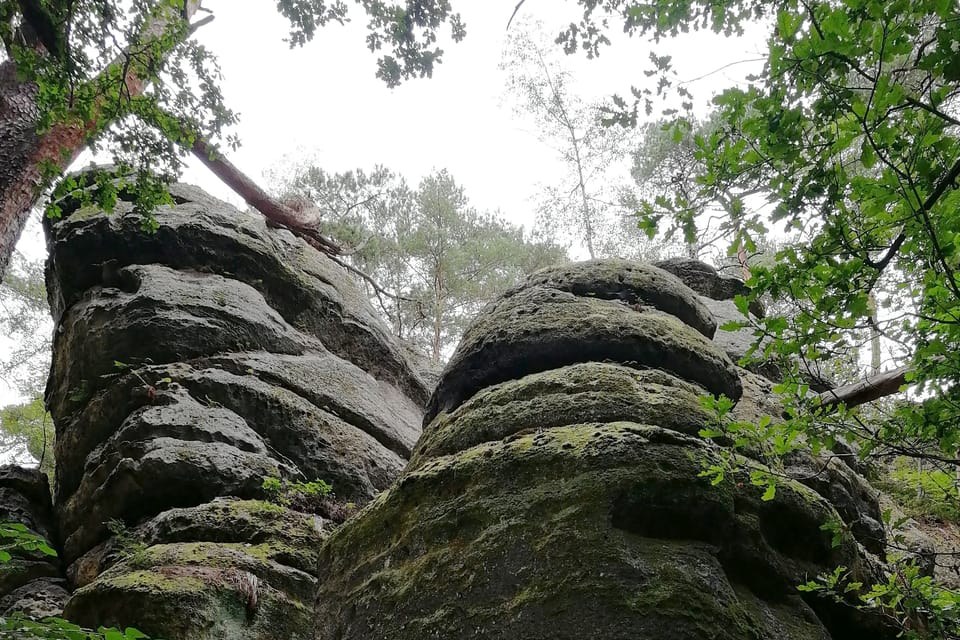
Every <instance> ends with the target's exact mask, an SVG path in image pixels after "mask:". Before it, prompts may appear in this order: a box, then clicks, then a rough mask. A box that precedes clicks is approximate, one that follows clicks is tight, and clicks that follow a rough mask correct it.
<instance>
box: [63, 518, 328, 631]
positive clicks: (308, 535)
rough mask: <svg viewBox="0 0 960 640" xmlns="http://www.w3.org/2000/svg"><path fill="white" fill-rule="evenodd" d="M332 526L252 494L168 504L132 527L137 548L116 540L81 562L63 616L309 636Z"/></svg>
mask: <svg viewBox="0 0 960 640" xmlns="http://www.w3.org/2000/svg"><path fill="white" fill-rule="evenodd" d="M329 525H330V523H329V521H325V520H323V519H322V518H320V517H318V516H315V515H312V514H305V513H299V512H296V511H292V510H290V509H286V508H284V507H281V506H278V505H275V504H271V503H266V502H260V501H256V500H216V501H213V502H210V503H207V504H204V505H200V506H197V507H191V508H185V509H171V510H169V511H166V512H163V513H161V514H160V515H158V516H156V517H155V518H152V519H150V520H148V521H147V522H145V523H143V524H141V525H140V526H138V527H136V528H135V529H132V530H131V531H130V532H129V534H128V538H129V539H130V540H135V541H136V543H135V545H136V547H135V548H134V549H130V548H124V544H123V543H119V542H117V541H115V540H114V541H111V542H110V543H108V544H106V545H103V546H102V547H100V548H98V549H95V550H94V551H92V552H90V553H89V554H87V556H85V557H84V558H83V559H82V560H81V561H80V562H78V563H77V565H76V566H75V567H73V568H72V572H71V573H72V574H73V576H74V579H75V581H76V583H77V584H78V586H80V587H81V588H80V589H79V590H78V591H77V592H76V593H75V594H74V596H73V598H72V599H71V600H70V603H69V605H68V607H67V610H66V612H65V613H66V615H68V616H69V617H70V618H71V619H73V620H77V621H80V622H85V623H87V624H91V625H93V624H110V625H115V626H119V627H124V626H127V625H132V624H135V625H136V626H137V628H138V629H140V630H142V631H144V632H146V633H149V634H150V635H152V636H154V637H164V638H190V639H194V638H196V639H198V640H214V639H217V640H219V639H225V638H231V639H233V638H237V639H240V640H245V639H248V638H249V639H254V638H293V639H297V638H303V639H306V638H311V637H312V623H311V621H310V610H311V600H312V598H313V595H314V593H315V590H316V577H315V576H316V562H317V553H318V552H317V550H318V548H319V547H320V544H321V543H322V541H323V539H324V538H325V537H326V536H327V531H326V529H327V527H328V526H329ZM127 544H128V545H129V543H127ZM94 578H95V579H94ZM147 610H148V611H147Z"/></svg>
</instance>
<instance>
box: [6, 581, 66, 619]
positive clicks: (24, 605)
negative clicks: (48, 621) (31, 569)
mask: <svg viewBox="0 0 960 640" xmlns="http://www.w3.org/2000/svg"><path fill="white" fill-rule="evenodd" d="M66 584H67V581H66V580H65V579H63V578H37V579H35V580H32V581H31V582H28V583H27V584H25V585H23V586H22V587H18V588H17V589H14V590H13V591H11V592H10V593H8V594H7V595H5V596H3V598H0V616H3V615H9V614H11V613H15V612H16V613H20V614H23V615H25V616H29V617H31V618H37V619H40V618H47V617H50V616H59V615H60V614H61V613H63V607H64V605H66V603H67V600H68V599H69V598H70V592H68V591H67V589H66Z"/></svg>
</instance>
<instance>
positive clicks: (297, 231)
mask: <svg viewBox="0 0 960 640" xmlns="http://www.w3.org/2000/svg"><path fill="white" fill-rule="evenodd" d="M192 150H193V154H194V155H195V156H196V157H197V158H199V159H200V162H202V163H203V164H204V165H205V166H206V167H207V168H208V169H210V171H212V172H213V174H214V175H215V176H217V177H218V178H220V179H221V180H223V182H224V184H226V185H227V186H228V187H230V188H231V189H233V190H234V192H236V194H237V195H239V196H240V197H241V198H243V199H244V200H245V201H246V203H247V204H249V205H250V206H251V207H253V208H254V209H256V210H257V211H259V212H260V213H262V214H263V215H264V216H266V218H267V220H269V221H270V222H272V223H273V224H275V225H277V226H279V227H283V228H285V229H289V230H290V231H291V232H292V233H293V234H294V235H296V236H298V237H300V238H303V239H304V240H305V241H306V242H307V243H308V244H309V245H310V246H312V247H314V248H315V249H317V250H318V251H321V252H323V253H325V254H327V255H328V256H330V257H333V256H336V255H338V254H339V253H341V250H340V247H339V246H338V245H337V244H336V243H335V242H333V241H332V240H330V239H329V238H327V237H325V236H324V235H323V234H322V233H320V230H319V229H317V227H316V224H315V223H311V222H310V221H308V220H304V219H303V217H302V216H300V215H298V214H297V212H296V211H294V210H293V209H292V208H290V207H288V206H287V205H286V204H284V203H283V202H280V201H279V200H277V199H276V198H274V197H273V196H271V195H270V194H269V193H267V192H266V191H264V190H263V189H262V188H261V187H260V185H258V184H257V183H256V182H254V181H253V180H252V179H251V178H250V177H249V176H248V175H247V174H245V173H244V172H243V171H241V170H240V169H238V168H237V167H236V166H235V165H234V164H233V163H232V162H230V161H229V160H227V159H226V157H225V156H224V155H223V154H222V153H221V152H220V151H219V150H218V149H217V148H216V147H214V146H213V145H212V144H210V143H209V142H207V141H206V140H205V139H204V138H203V137H202V136H195V137H194V142H193V149H192Z"/></svg>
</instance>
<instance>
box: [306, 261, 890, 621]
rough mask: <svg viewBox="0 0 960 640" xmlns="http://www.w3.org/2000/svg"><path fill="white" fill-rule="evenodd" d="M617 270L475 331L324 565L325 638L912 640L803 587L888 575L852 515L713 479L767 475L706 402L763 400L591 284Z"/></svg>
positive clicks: (498, 311) (578, 269) (529, 292)
mask: <svg viewBox="0 0 960 640" xmlns="http://www.w3.org/2000/svg"><path fill="white" fill-rule="evenodd" d="M610 266H611V265H610V264H609V263H605V262H603V261H594V262H591V263H585V264H583V265H574V266H572V267H570V268H566V269H564V270H560V271H555V272H553V274H551V275H550V276H549V277H545V276H543V275H541V276H534V277H533V278H531V279H530V281H528V282H527V283H525V284H524V285H521V286H520V287H518V288H517V289H515V290H513V291H510V292H508V293H507V294H505V295H504V296H503V297H502V298H500V299H499V300H497V301H495V302H494V303H492V304H491V305H490V306H489V307H488V308H487V309H486V310H485V311H484V312H483V313H482V314H481V315H480V317H479V318H477V320H476V321H475V322H474V323H473V325H472V326H471V327H470V328H468V330H467V332H466V334H465V336H464V338H463V341H462V343H461V345H460V347H459V348H458V349H457V352H456V353H455V354H454V356H453V358H451V360H450V362H449V363H448V366H447V369H446V371H445V373H444V375H443V377H442V379H441V381H440V383H439V385H438V387H437V390H436V391H435V393H434V397H433V399H432V401H431V404H430V406H429V408H428V412H427V418H426V420H427V424H426V426H425V431H424V436H423V438H422V439H421V441H420V443H419V444H418V445H417V448H416V450H415V452H414V457H413V459H412V461H411V463H410V465H409V466H408V468H407V470H406V471H405V472H404V474H403V475H402V477H401V478H400V480H399V481H398V482H397V483H396V484H395V485H394V486H393V487H391V488H390V489H389V490H388V491H386V492H384V493H382V494H380V495H379V496H378V497H377V498H376V499H375V500H374V501H373V502H371V503H370V504H369V505H368V506H367V507H366V508H365V509H364V510H363V511H362V512H361V513H360V514H358V515H357V516H356V517H354V518H353V519H351V520H349V521H347V522H346V523H345V524H344V525H343V526H342V527H341V528H340V529H338V530H336V531H334V532H333V533H332V534H331V535H330V537H329V538H328V539H327V540H326V542H325V543H324V546H323V547H322V549H321V554H320V561H319V564H318V566H319V568H320V573H319V590H318V594H317V598H316V603H315V606H316V611H315V614H314V619H315V623H316V625H317V637H318V638H319V639H320V640H333V639H336V640H354V639H357V640H359V639H361V638H362V639H364V640H381V639H390V640H404V639H407V638H409V639H411V640H412V639H415V638H416V639H420V638H468V637H482V638H487V639H500V638H502V639H507V638H510V639H517V640H540V639H543V640H546V639H547V638H550V639H551V640H564V639H570V640H574V639H577V640H579V639H582V638H611V639H614V640H615V639H617V638H624V639H626V638H631V639H633V638H663V639H667V640H670V639H677V640H679V639H683V640H698V639H704V640H705V639H707V638H709V639H713V640H716V639H728V640H747V639H752V640H758V639H769V640H773V639H778V640H779V639H797V640H799V639H801V638H802V639H809V638H819V639H822V640H828V639H834V640H836V639H840V638H843V639H844V640H858V639H861V638H862V639H864V640H865V639H867V638H871V639H873V638H893V637H895V635H896V632H897V631H896V630H895V629H891V628H888V627H886V626H885V625H884V623H883V621H882V620H881V619H879V618H878V617H872V616H869V615H864V614H861V613H860V612H858V611H856V610H855V609H853V608H851V607H846V606H844V605H840V604H838V603H836V602H834V601H833V600H830V599H824V598H818V597H814V596H804V595H802V594H801V593H800V592H798V590H797V588H796V587H797V585H798V584H800V583H802V582H805V581H806V580H808V579H809V578H810V577H811V576H813V575H816V574H818V573H820V572H823V571H830V570H832V569H833V568H834V567H836V566H839V565H843V566H846V567H847V568H848V569H849V570H850V571H851V572H852V575H854V576H856V577H857V579H860V580H862V581H864V582H865V583H870V582H871V581H873V580H876V579H879V578H880V565H879V564H878V562H877V561H876V560H875V559H874V558H873V557H872V556H871V555H870V554H869V553H867V552H865V551H864V549H863V547H862V546H860V545H859V544H858V543H857V542H856V541H855V540H852V539H845V540H843V541H842V543H841V544H839V545H834V544H833V542H832V540H831V536H830V534H829V532H828V531H826V530H824V529H823V528H822V525H823V524H824V523H825V522H828V521H830V520H833V519H842V515H841V514H838V512H837V510H836V509H835V508H834V507H833V505H832V504H831V503H830V502H829V501H828V500H827V499H825V498H824V497H822V496H821V495H818V494H817V493H816V492H815V491H813V490H812V489H810V488H808V487H806V486H804V485H803V484H801V483H799V482H795V481H791V480H784V481H783V482H781V483H780V485H779V486H778V489H777V495H776V499H774V500H769V499H765V496H764V495H763V493H764V492H763V490H762V488H758V487H755V486H753V484H752V483H751V481H750V478H749V475H748V473H747V472H746V471H741V470H733V471H729V472H728V477H727V478H726V479H725V480H724V481H723V482H721V483H719V484H717V485H716V486H714V483H712V482H711V480H710V478H709V477H707V476H706V474H704V471H705V470H707V469H710V468H728V467H729V464H728V463H729V462H733V463H735V464H734V467H735V468H737V469H739V468H745V469H749V468H756V466H757V464H758V463H757V462H756V461H747V460H745V459H743V458H739V457H738V456H737V455H736V454H732V453H730V452H726V451H724V450H723V449H722V448H721V447H719V446H718V445H716V444H714V443H712V442H709V441H706V440H703V439H702V438H700V437H699V436H698V434H699V432H700V431H701V429H703V428H704V427H706V426H709V425H710V424H711V420H712V419H713V417H712V416H711V415H709V414H708V413H707V412H706V411H705V410H704V409H703V407H702V405H701V403H700V396H702V395H704V394H707V393H711V394H715V395H716V394H720V393H725V394H726V395H728V396H730V397H733V398H740V397H741V395H742V394H743V393H744V390H745V389H746V390H749V391H750V392H754V391H755V390H756V389H757V385H756V384H755V381H753V380H751V381H749V385H746V384H745V383H744V382H742V381H741V378H740V375H741V373H740V372H741V371H742V370H738V369H737V368H736V367H734V366H733V364H732V363H731V362H730V360H729V358H728V357H727V356H726V355H725V354H724V353H723V352H722V351H720V350H719V349H717V347H716V346H715V345H714V344H712V343H711V342H709V341H708V340H706V339H705V337H704V336H703V335H702V333H700V332H698V331H696V330H694V329H693V328H691V327H690V326H689V325H688V324H687V323H686V322H685V321H683V320H681V319H678V318H675V317H673V316H672V315H668V314H666V313H664V311H663V309H661V308H656V307H654V305H650V307H654V308H650V307H648V306H647V305H645V304H639V305H638V304H636V303H635V302H634V301H633V300H632V299H627V300H624V301H623V303H621V302H619V301H620V300H622V298H621V297H620V296H619V295H616V294H614V295H597V294H598V289H597V288H592V287H583V286H580V285H577V286H571V285H570V282H571V281H572V280H574V278H573V277H572V276H571V275H568V274H576V278H575V280H576V281H577V282H591V281H592V279H591V275H592V274H593V272H594V271H596V277H597V279H598V280H600V281H603V282H611V279H610V278H609V275H610V273H611V271H609V270H608V267H610ZM556 273H560V274H561V275H560V276H559V277H558V276H556V275H554V274H556ZM612 273H615V270H614V271H612ZM633 274H634V275H635V276H636V278H637V280H638V281H639V282H635V283H634V284H632V285H631V288H632V289H633V290H637V291H642V290H645V289H646V288H649V289H650V290H656V287H657V284H656V283H659V282H662V281H663V280H662V279H661V277H660V276H659V274H658V272H657V271H656V270H655V269H652V268H649V267H643V268H636V269H633ZM643 274H646V276H644V275H643ZM643 277H650V279H651V281H650V282H649V283H644V282H642V280H643ZM612 281H614V282H616V279H615V278H614V279H613V280H612ZM554 285H556V287H555V286H554ZM611 298H613V300H611ZM647 302H649V301H647ZM687 308H689V307H687ZM747 404H748V405H751V406H750V407H748V408H745V409H744V411H752V412H754V413H756V412H760V411H763V410H764V409H766V408H767V405H766V404H762V403H760V402H750V401H748V402H747ZM770 406H773V403H771V405H770ZM766 497H767V498H768V497H769V496H766Z"/></svg>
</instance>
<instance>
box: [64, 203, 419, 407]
mask: <svg viewBox="0 0 960 640" xmlns="http://www.w3.org/2000/svg"><path fill="white" fill-rule="evenodd" d="M171 194H172V195H173V197H174V200H175V201H176V202H177V203H178V204H177V205H176V206H175V207H164V208H161V209H160V210H158V211H157V212H156V219H157V222H158V223H159V225H160V226H159V229H158V230H157V232H156V233H152V234H151V233H144V232H143V231H142V230H141V228H140V217H139V216H137V215H135V214H132V213H131V211H132V209H133V207H132V204H131V203H128V202H124V201H122V200H121V201H120V202H118V203H117V208H116V210H115V212H114V213H113V214H111V215H107V214H104V213H103V212H101V211H98V210H97V209H95V208H85V209H79V210H72V209H71V207H70V206H69V205H67V204H65V205H64V211H65V219H64V220H63V221H61V222H59V223H57V224H54V225H52V226H51V233H50V234H49V239H48V245H49V250H50V268H49V271H48V275H47V290H48V293H49V297H50V303H51V308H52V309H53V313H54V318H55V319H59V318H60V316H61V315H62V314H63V313H64V312H65V311H66V310H67V309H68V308H69V307H70V306H71V305H73V304H74V303H75V302H76V301H77V300H79V299H80V298H81V297H83V295H84V294H85V292H86V291H88V290H89V289H92V288H94V287H96V286H100V285H102V284H103V275H104V268H103V266H102V264H103V263H104V262H108V261H112V262H110V264H111V265H112V267H113V268H114V269H119V268H121V267H125V266H127V265H147V264H159V265H165V266H167V267H170V268H173V269H177V270H179V271H188V270H196V271H201V272H207V273H217V274H220V275H221V276H224V277H227V278H230V279H232V280H235V281H236V282H238V283H245V284H247V285H249V286H250V287H253V288H254V289H256V290H257V291H259V292H260V293H261V294H262V295H263V297H264V298H265V300H266V302H267V304H268V305H269V306H270V307H271V308H272V309H273V310H275V312H276V313H278V314H279V315H280V316H282V317H283V319H284V320H285V321H286V323H287V324H289V325H290V326H293V327H296V328H297V329H298V330H300V331H301V332H303V333H304V334H307V335H310V336H313V337H315V338H317V339H319V340H321V341H322V342H323V344H324V346H325V347H326V348H327V349H329V350H330V351H332V352H333V353H335V354H337V355H339V356H340V357H342V358H344V359H346V360H348V361H350V362H353V363H354V364H356V365H357V366H359V367H360V368H361V369H363V370H364V371H367V372H369V373H370V374H371V375H373V376H375V377H376V378H377V379H379V380H384V381H387V382H390V383H393V384H394V385H396V386H397V387H399V388H400V389H401V390H402V391H403V392H404V393H405V394H406V395H408V396H410V397H411V398H412V399H413V400H414V401H415V402H417V403H421V404H422V403H424V402H426V400H427V398H428V396H429V389H428V383H426V382H425V381H424V380H423V379H422V378H421V377H420V375H419V374H418V373H417V372H416V371H415V368H413V367H411V366H410V365H409V362H408V361H407V356H406V354H405V353H404V351H403V349H402V347H400V346H399V345H398V344H397V343H396V340H395V339H393V338H392V336H390V334H389V332H388V331H387V328H386V326H385V325H384V324H383V322H382V321H381V320H380V319H379V317H378V316H377V315H376V312H375V311H374V309H373V308H372V307H371V306H370V304H369V302H368V301H367V299H366V297H365V296H364V295H363V294H362V292H361V291H360V290H359V288H358V287H357V286H356V285H355V284H354V283H353V282H352V281H351V280H350V277H349V276H348V274H347V273H346V272H345V271H344V270H343V269H342V268H340V267H339V266H338V265H336V264H334V263H332V262H331V261H330V260H328V259H327V258H326V257H325V256H323V255H321V254H320V253H319V252H317V251H315V250H313V249H312V248H310V247H308V246H306V245H305V244H304V243H303V242H302V241H300V240H298V239H297V238H295V237H294V236H293V235H292V234H290V233H289V232H287V231H282V230H278V229H271V228H268V227H267V225H266V223H265V220H264V218H263V217H262V216H261V215H259V214H257V213H249V212H241V211H239V210H237V209H236V208H234V207H233V206H231V205H230V204H227V203H226V202H222V201H220V200H217V199H216V198H213V197H211V196H209V195H207V194H205V193H203V192H202V191H200V190H199V189H197V188H195V187H191V186H189V185H174V186H173V187H172V188H171ZM118 284H122V281H121V282H119V283H118ZM195 348H196V347H195Z"/></svg>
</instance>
